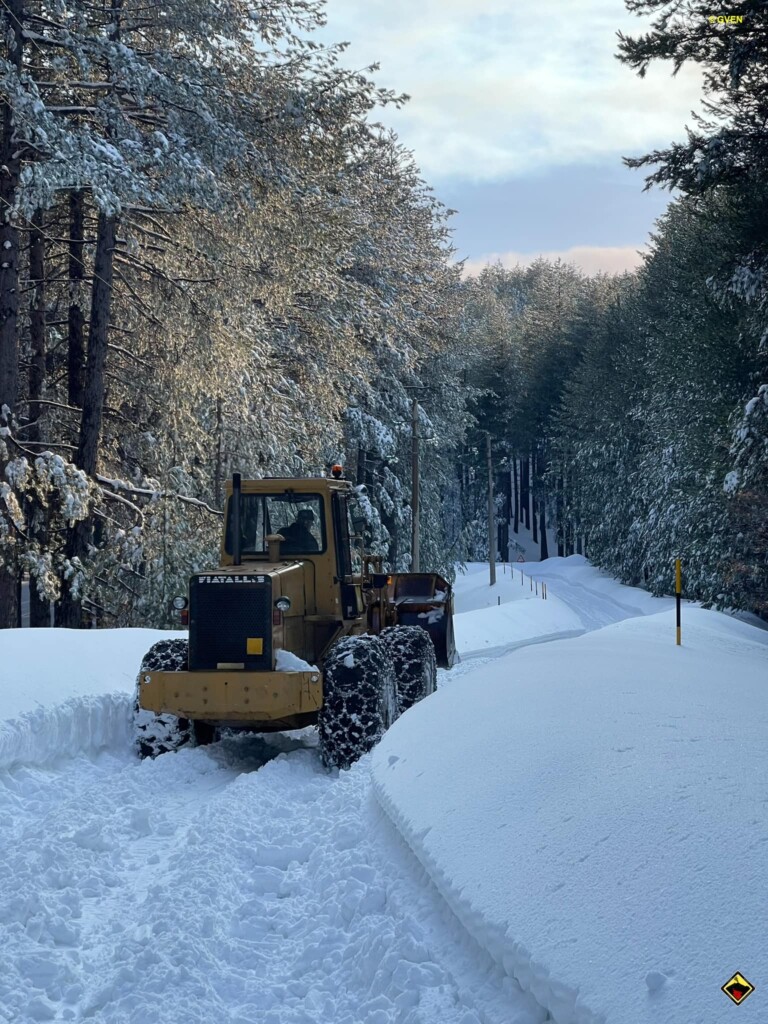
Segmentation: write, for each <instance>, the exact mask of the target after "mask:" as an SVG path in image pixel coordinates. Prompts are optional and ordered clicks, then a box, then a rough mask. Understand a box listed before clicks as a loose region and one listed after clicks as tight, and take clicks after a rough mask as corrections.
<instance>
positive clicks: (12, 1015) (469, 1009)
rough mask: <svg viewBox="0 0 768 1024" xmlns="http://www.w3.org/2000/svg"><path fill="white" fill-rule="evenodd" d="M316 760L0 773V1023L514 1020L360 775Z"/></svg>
mask: <svg viewBox="0 0 768 1024" xmlns="http://www.w3.org/2000/svg"><path fill="white" fill-rule="evenodd" d="M313 742H314V737H313V736H312V734H311V731H307V732H306V733H304V734H300V735H299V734H294V737H293V738H292V737H279V738H275V740H274V741H273V744H270V743H267V742H264V741H263V740H261V739H257V738H238V739H232V740H225V741H223V742H222V743H220V744H218V745H216V747H214V748H210V749H208V750H204V749H197V750H191V749H190V750H182V751H181V752H180V753H179V754H178V755H175V756H167V757H161V758H158V759H157V760H156V761H145V762H142V763H140V764H139V763H137V762H136V761H135V759H133V757H132V756H131V755H130V754H129V752H128V751H120V752H111V753H104V754H101V755H100V756H98V757H96V758H95V759H92V758H87V757H82V756H81V757H77V758H74V759H72V760H69V761H67V762H65V763H62V764H61V765H60V766H58V767H56V768H53V769H50V768H49V769H47V770H45V769H37V768H27V767H24V768H18V769H16V770H12V771H7V772H4V773H2V775H1V776H0V785H1V786H2V788H1V789H0V817H1V818H2V821H3V830H2V835H3V847H4V861H5V864H4V869H3V871H2V873H1V874H0V907H2V915H1V919H2V934H3V943H2V949H0V1019H5V1020H7V1021H9V1022H14V1024H22V1022H26V1021H41V1020H77V1021H79V1020H95V1021H100V1022H101V1021H103V1022H110V1024H123V1022H125V1024H128V1022H131V1024H145V1022H152V1021H161V1022H168V1024H170V1022H177V1021H178V1022H182V1021H184V1022H185V1024H188V1022H193V1021H201V1022H202V1021H206V1022H210V1021H227V1022H231V1024H246V1022H247V1024H309V1022H313V1024H314V1022H318V1024H320V1022H323V1024H388V1022H391V1021H398V1022H402V1024H437V1022H438V1021H441V1022H446V1024H480V1022H488V1024H495V1022H499V1024H502V1022H508V1021H509V1020H510V1018H509V1014H508V1010H509V1004H508V1002H507V1000H506V998H505V984H504V978H503V975H502V974H501V973H500V972H499V970H498V968H497V967H496V966H495V965H493V963H492V962H491V960H490V958H489V957H487V956H486V955H485V954H483V953H482V952H481V951H480V950H479V949H478V948H477V947H475V946H474V944H473V943H472V942H471V940H469V939H468V937H467V936H466V934H465V933H464V932H463V930H462V929H461V927H460V925H459V924H458V923H457V922H456V921H455V919H454V918H453V917H452V915H451V914H450V912H449V911H447V910H446V908H445V906H444V904H443V902H442V900H441V899H440V897H439V896H438V895H437V893H436V892H435V891H434V890H433V888H432V885H431V883H430V882H429V881H428V879H427V878H426V877H425V876H424V873H423V871H422V870H421V869H420V868H419V866H418V864H417V862H416V861H415V858H414V857H413V855H412V854H411V853H410V851H409V850H407V848H406V847H405V846H404V844H403V843H402V841H401V840H400V839H399V837H398V836H397V834H396V833H395V831H394V829H393V827H392V825H391V824H390V823H389V821H388V820H386V819H385V818H384V817H383V815H382V812H381V811H380V810H379V808H378V805H377V804H376V802H375V801H374V799H373V797H372V795H371V790H370V781H369V768H368V765H367V764H361V765H359V766H356V767H355V768H354V769H353V770H352V771H350V772H344V773H342V774H341V775H340V776H339V777H335V778H334V777H332V776H330V775H328V774H327V773H326V772H324V771H323V770H322V768H321V767H320V764H319V759H318V757H317V755H316V751H315V750H314V747H313ZM281 754H282V756H278V755H281ZM518 1019H519V1021H520V1022H521V1024H522V1022H523V1021H526V1022H528V1021H532V1020H534V1019H535V1018H534V1017H524V1016H521V1017H519V1018H518Z"/></svg>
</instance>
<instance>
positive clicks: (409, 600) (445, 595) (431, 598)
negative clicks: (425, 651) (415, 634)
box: [387, 572, 456, 668]
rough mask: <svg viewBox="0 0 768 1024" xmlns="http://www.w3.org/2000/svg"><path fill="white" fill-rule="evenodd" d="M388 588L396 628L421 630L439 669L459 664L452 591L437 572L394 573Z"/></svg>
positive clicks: (388, 597)
mask: <svg viewBox="0 0 768 1024" xmlns="http://www.w3.org/2000/svg"><path fill="white" fill-rule="evenodd" d="M391 579H392V582H391V583H390V584H389V586H388V588H387V601H388V604H389V606H390V609H391V610H392V611H393V612H394V614H393V615H392V616H391V618H392V619H394V624H395V625H397V626H421V628H422V629H426V631H427V632H428V633H429V635H430V637H431V638H432V643H433V645H434V648H435V658H436V660H437V664H438V665H439V666H440V668H452V667H453V665H454V664H455V662H456V643H455V641H454V636H453V591H452V589H451V585H450V583H448V581H447V580H444V579H443V577H442V576H439V575H438V574H437V573H436V572H430V573H427V572H420V573H417V572H402V573H394V574H393V575H392V577H391Z"/></svg>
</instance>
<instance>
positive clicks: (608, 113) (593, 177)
mask: <svg viewBox="0 0 768 1024" xmlns="http://www.w3.org/2000/svg"><path fill="white" fill-rule="evenodd" d="M326 13H327V18H328V24H327V26H326V28H325V29H323V30H322V37H323V38H324V39H325V40H328V41H330V40H334V41H347V42H349V43H350V46H349V49H348V50H347V51H346V53H345V55H344V58H343V62H344V63H345V64H346V65H347V66H350V67H355V68H364V67H365V66H367V65H368V64H371V63H378V64H379V65H380V69H379V70H378V71H377V72H376V73H375V75H374V77H375V79H376V81H377V83H378V84H379V85H381V86H385V87H388V88H393V89H395V90H396V91H397V92H405V93H407V94H408V95H409V96H410V97H411V99H410V102H409V103H408V104H407V105H406V106H405V107H404V108H403V109H402V110H400V111H397V110H394V109H393V108H387V109H386V110H384V111H380V112H379V114H378V119H380V120H381V121H382V122H383V123H385V124H387V125H388V126H390V127H392V128H393V129H394V130H395V131H396V132H397V134H398V136H399V138H400V140H401V142H402V143H403V144H404V145H405V146H407V147H408V148H409V149H410V150H412V151H413V152H414V154H415V157H416V162H417V164H418V165H419V167H420V168H421V170H422V173H423V176H424V178H425V179H426V180H427V181H428V182H429V183H430V184H431V185H432V186H433V187H434V189H435V193H436V195H437V196H438V198H439V199H441V200H442V201H443V202H444V203H445V204H446V205H447V206H449V207H450V208H452V209H455V210H457V211H458V212H457V214H456V215H455V217H454V218H453V227H454V244H455V246H456V249H457V252H456V259H465V260H466V261H467V263H466V266H467V268H468V270H470V271H472V272H474V271H476V270H478V269H479V268H481V267H482V266H483V265H484V264H485V263H487V262H489V261H490V262H494V261H496V260H497V259H498V260H501V262H502V263H503V264H504V265H508V266H514V265H515V264H516V263H518V262H521V263H527V262H530V261H531V260H532V259H535V258H536V256H537V255H539V254H544V255H549V256H552V257H554V256H556V255H559V256H562V257H563V258H565V259H568V260H570V261H572V262H575V263H576V265H577V266H580V267H581V268H582V269H584V270H585V271H587V272H596V271H598V270H604V271H609V272H619V271H622V270H625V269H631V268H632V267H633V266H636V265H637V264H638V263H639V262H640V256H639V251H640V250H642V249H643V247H644V246H645V245H646V244H647V241H648V234H649V232H650V231H651V230H653V226H654V221H655V220H656V218H657V217H659V216H660V214H662V213H663V211H664V209H665V207H666V205H667V203H668V202H669V198H670V197H669V193H667V192H664V191H661V190H658V189H654V190H652V191H650V192H644V191H643V185H644V180H643V172H642V171H633V170H629V169H628V168H626V167H625V166H624V165H623V164H622V157H624V156H638V155H642V154H644V153H646V152H648V151H650V150H652V149H654V148H657V147H660V146H665V145H667V144H668V143H670V142H671V141H672V140H673V139H680V138H682V137H683V136H684V126H685V124H687V123H690V121H691V116H690V114H691V110H692V109H700V94H701V89H700V76H699V73H698V71H697V69H695V68H692V69H689V68H683V69H682V71H681V72H680V73H679V75H678V76H677V77H674V78H673V77H672V75H671V68H670V67H669V66H659V67H652V68H651V69H650V71H649V72H648V75H647V76H646V78H645V79H640V78H639V77H638V76H637V75H636V74H635V72H633V71H632V70H631V69H630V68H628V67H625V66H624V65H622V64H620V63H619V61H617V60H616V59H615V56H614V54H615V53H616V50H617V39H616V32H617V30H619V29H621V30H622V31H624V32H627V33H629V34H636V33H637V32H639V31H640V30H642V29H643V28H644V27H645V26H647V24H648V21H647V19H639V18H638V17H637V16H635V15H630V14H628V13H627V12H626V10H625V9H624V4H623V2H622V0H540V2H538V3H533V4H524V3H522V0H418V2H416V0H366V2H365V3H361V2H360V0H328V3H327V8H326Z"/></svg>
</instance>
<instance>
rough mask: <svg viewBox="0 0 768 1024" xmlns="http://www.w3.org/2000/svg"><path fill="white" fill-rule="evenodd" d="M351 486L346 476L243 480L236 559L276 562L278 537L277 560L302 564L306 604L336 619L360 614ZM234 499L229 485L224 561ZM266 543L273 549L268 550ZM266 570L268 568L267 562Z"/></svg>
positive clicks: (229, 558)
mask: <svg viewBox="0 0 768 1024" xmlns="http://www.w3.org/2000/svg"><path fill="white" fill-rule="evenodd" d="M353 494H354V491H353V487H352V485H351V484H350V483H349V481H346V480H337V479H333V478H326V477H320V478H317V479H301V480H298V479H296V480H292V479H269V478H266V479H263V480H243V481H242V484H241V494H240V514H239V519H240V531H239V532H240V558H241V560H242V564H243V566H244V568H245V567H247V566H251V568H256V566H254V564H253V563H259V562H263V563H268V564H269V567H270V568H269V571H273V566H275V564H276V562H275V551H276V549H275V546H274V544H272V545H270V540H269V538H270V537H274V536H276V535H278V534H279V535H281V536H283V537H284V538H285V539H284V540H283V541H282V542H281V543H280V546H279V556H278V559H277V561H278V562H279V563H280V564H282V563H285V562H302V563H304V564H305V568H306V576H305V583H304V592H305V608H306V609H307V611H308V612H309V613H310V614H313V615H319V616H329V617H332V618H334V619H336V620H339V619H345V620H349V619H357V618H359V617H361V616H362V614H363V611H364V602H363V597H362V578H361V575H360V573H361V558H360V554H359V552H357V551H356V550H355V545H354V536H355V533H356V530H355V523H354V521H353V505H352V498H353ZM234 519H235V516H234V502H233V500H232V483H231V482H229V483H228V487H227V502H226V507H225V528H224V536H223V538H222V540H223V543H222V559H221V561H222V565H225V566H231V565H233V564H234V559H233V554H234V551H233V548H234V545H233V529H234V527H233V522H234ZM270 547H271V548H272V550H271V551H270ZM265 568H266V566H265Z"/></svg>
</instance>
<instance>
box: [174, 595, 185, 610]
mask: <svg viewBox="0 0 768 1024" xmlns="http://www.w3.org/2000/svg"><path fill="white" fill-rule="evenodd" d="M172 604H173V607H174V608H175V609H176V611H177V612H180V611H183V610H184V609H185V608H186V607H187V599H186V597H174V599H173V601H172Z"/></svg>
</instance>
